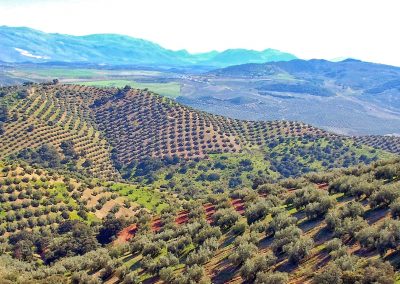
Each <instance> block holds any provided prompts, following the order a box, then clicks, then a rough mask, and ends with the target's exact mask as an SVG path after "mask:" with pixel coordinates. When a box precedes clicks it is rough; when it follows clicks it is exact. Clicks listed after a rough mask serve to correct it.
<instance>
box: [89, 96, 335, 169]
mask: <svg viewBox="0 0 400 284" xmlns="http://www.w3.org/2000/svg"><path fill="white" fill-rule="evenodd" d="M93 111H94V113H95V115H96V120H97V124H98V125H99V127H100V129H101V130H102V131H104V133H105V135H106V137H107V138H108V140H109V141H110V142H111V144H112V145H113V146H114V147H115V149H116V153H117V157H118V160H119V161H120V162H121V163H124V164H128V163H130V162H132V161H134V160H140V159H143V158H144V157H153V158H162V157H166V156H173V155H176V156H178V157H180V158H184V159H192V158H195V157H200V158H202V157H204V156H205V155H207V154H210V153H236V152H240V151H241V150H242V149H243V147H251V146H257V145H258V146H260V145H264V144H266V142H268V141H269V139H270V138H273V137H278V136H279V137H295V136H304V135H312V136H318V137H329V136H331V135H330V134H329V133H327V132H324V131H322V130H319V129H316V128H314V127H312V126H309V125H305V124H303V123H297V122H281V121H279V122H278V121H276V122H250V121H240V120H233V119H228V118H225V117H222V116H215V115H210V114H207V113H204V112H199V111H195V110H193V109H190V108H187V107H184V106H182V105H180V104H177V103H175V102H173V101H171V100H169V99H166V98H164V97H161V96H158V95H156V94H154V93H151V92H147V91H139V90H126V91H125V92H124V91H122V92H121V93H120V94H119V95H117V96H114V97H111V98H109V100H105V101H101V102H100V101H99V102H98V103H97V104H96V103H95V104H94V106H93Z"/></svg>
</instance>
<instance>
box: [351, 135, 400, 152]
mask: <svg viewBox="0 0 400 284" xmlns="http://www.w3.org/2000/svg"><path fill="white" fill-rule="evenodd" d="M354 140H355V141H356V142H357V143H359V144H364V145H369V146H371V147H374V148H378V149H382V150H385V151H388V152H391V153H394V154H398V155H400V137H396V136H376V135H371V136H359V137H354Z"/></svg>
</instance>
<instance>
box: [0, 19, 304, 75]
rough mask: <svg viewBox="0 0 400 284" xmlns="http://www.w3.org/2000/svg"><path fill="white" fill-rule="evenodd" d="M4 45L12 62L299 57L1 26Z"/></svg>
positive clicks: (218, 61)
mask: <svg viewBox="0 0 400 284" xmlns="http://www.w3.org/2000/svg"><path fill="white" fill-rule="evenodd" d="M0 45H1V50H0V61H3V62H9V63H21V62H35V63H42V62H70V63H78V62H80V63H82V62H83V63H94V64H106V65H140V66H157V67H179V66H194V65H202V66H211V67H225V66H230V65H236V64H243V63H264V62H270V61H287V60H292V59H295V58H296V57H295V56H294V55H292V54H289V53H285V52H281V51H278V50H274V49H265V50H263V51H255V50H246V49H229V50H226V51H223V52H217V51H211V52H208V53H197V54H191V53H189V52H187V51H186V50H180V51H173V50H169V49H165V48H163V47H161V46H160V45H158V44H155V43H153V42H150V41H146V40H143V39H138V38H133V37H129V36H124V35H119V34H93V35H87V36H71V35H63V34H48V33H44V32H41V31H38V30H34V29H30V28H26V27H18V28H14V27H7V26H2V27H0Z"/></svg>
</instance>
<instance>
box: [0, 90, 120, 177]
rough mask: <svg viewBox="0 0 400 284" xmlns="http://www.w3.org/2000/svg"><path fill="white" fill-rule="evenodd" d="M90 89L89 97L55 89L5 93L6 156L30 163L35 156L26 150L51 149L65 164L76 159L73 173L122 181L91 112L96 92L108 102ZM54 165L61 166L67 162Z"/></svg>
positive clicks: (80, 92) (3, 150) (1, 150)
mask: <svg viewBox="0 0 400 284" xmlns="http://www.w3.org/2000/svg"><path fill="white" fill-rule="evenodd" d="M84 89H86V90H87V91H88V92H85V91H84V90H83V89H81V87H79V86H65V87H63V88H58V89H54V88H52V87H50V86H46V85H36V86H34V87H11V88H5V89H3V91H2V92H3V94H4V96H3V97H2V100H3V103H4V104H3V105H2V107H3V108H2V109H3V110H4V113H3V120H5V121H6V123H4V124H2V125H3V126H2V128H3V130H2V133H1V134H0V138H1V145H0V153H1V156H3V157H4V156H9V155H12V154H13V155H17V156H18V155H19V156H20V157H22V158H29V157H28V156H32V153H27V152H26V151H25V152H24V150H27V149H38V148H39V149H40V147H42V146H44V145H51V146H53V147H55V149H56V150H57V151H58V152H59V153H60V154H61V155H62V156H63V157H64V158H65V160H68V159H67V158H68V157H69V158H71V159H70V160H71V162H73V163H72V164H73V165H71V166H72V167H73V170H78V169H80V170H82V171H83V172H87V173H88V174H94V175H95V176H99V177H104V178H107V179H114V178H116V177H117V176H118V174H117V172H116V171H115V169H114V167H113V165H112V163H111V159H110V146H109V143H108V142H107V141H106V140H105V139H104V138H103V136H102V134H101V133H100V132H99V131H98V128H97V126H96V124H95V123H94V122H93V119H92V114H91V113H90V109H89V108H88V103H90V100H92V99H93V98H94V97H95V96H96V95H97V94H96V92H100V94H99V95H100V96H102V95H104V94H102V92H103V90H100V89H96V90H95V89H92V90H91V89H90V88H84ZM91 91H92V92H91ZM105 92H106V93H107V92H109V91H107V90H106V91H105ZM63 143H64V144H65V145H64V146H63ZM68 145H70V146H68ZM68 151H69V152H68ZM67 152H68V153H67ZM52 158H55V157H52ZM52 158H50V159H52ZM59 159H60V158H59ZM53 162H55V163H56V164H57V166H58V165H59V164H60V162H62V161H60V160H59V161H53ZM66 162H67V161H66ZM56 164H53V166H55V165H56Z"/></svg>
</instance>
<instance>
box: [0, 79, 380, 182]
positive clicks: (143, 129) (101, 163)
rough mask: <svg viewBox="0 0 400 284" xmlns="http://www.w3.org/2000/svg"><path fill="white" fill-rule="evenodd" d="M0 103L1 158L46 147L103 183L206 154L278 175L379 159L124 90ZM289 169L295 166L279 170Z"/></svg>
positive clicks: (26, 90) (340, 144)
mask: <svg viewBox="0 0 400 284" xmlns="http://www.w3.org/2000/svg"><path fill="white" fill-rule="evenodd" d="M0 105H2V106H6V111H5V112H6V113H7V115H5V116H4V115H1V113H2V112H3V113H4V111H3V110H4V107H2V109H3V110H2V111H1V112H0V115H1V116H2V117H0V123H1V125H0V140H1V142H2V143H1V144H0V155H1V156H4V157H10V156H12V155H13V156H15V157H25V158H26V156H27V155H28V154H29V155H30V156H32V155H36V154H35V153H33V154H32V153H30V152H29V153H28V154H27V153H26V152H24V151H25V150H26V149H39V150H38V151H40V147H42V146H43V145H51V146H53V147H54V148H55V149H56V151H57V152H58V153H59V154H60V155H61V158H64V159H62V161H61V162H62V164H66V165H67V168H68V169H70V170H71V169H72V171H80V172H81V173H83V174H85V175H93V176H96V177H100V178H104V179H108V180H115V179H118V178H120V175H119V172H118V171H117V170H116V169H118V170H121V168H122V169H123V170H122V173H123V174H124V177H128V178H129V177H130V176H131V170H132V169H133V170H135V171H136V170H137V165H138V163H141V162H142V161H146V160H149V159H152V160H157V161H160V160H166V159H171V158H172V159H177V160H179V161H193V160H196V162H198V161H199V160H208V159H210V157H211V156H212V155H213V157H214V159H215V158H217V159H218V158H219V156H220V155H223V154H233V156H232V157H237V158H238V159H239V158H240V159H242V158H246V157H245V156H248V155H250V156H252V157H255V158H256V160H255V161H253V162H255V163H259V162H261V161H262V160H264V163H266V166H268V167H269V168H268V169H267V171H269V172H271V174H272V177H273V178H277V177H280V176H283V177H287V176H294V175H299V174H301V173H304V172H307V171H314V170H320V169H327V168H332V167H341V166H349V165H354V164H357V163H359V162H366V163H368V162H370V161H373V160H376V159H378V158H380V154H381V153H380V152H377V153H374V151H373V150H372V149H371V148H368V147H364V146H362V145H361V146H360V145H359V146H357V145H355V144H354V142H353V141H352V139H350V138H348V137H343V136H337V135H334V134H332V133H329V132H326V131H323V130H320V129H318V128H315V127H313V126H310V125H307V124H304V123H301V122H291V121H270V122H262V121H245V120H235V119H229V118H225V117H222V116H217V115H212V114H208V113H205V112H201V111H197V110H194V109H191V108H188V107H185V106H183V105H181V104H178V103H176V102H175V101H173V100H171V99H168V98H165V97H162V96H159V95H157V94H154V93H152V92H150V91H147V90H138V89H131V88H129V87H126V88H124V89H116V88H96V87H90V86H79V85H61V84H57V83H55V84H40V85H38V84H31V85H27V86H20V87H8V88H3V89H1V97H0ZM1 121H3V123H2V122H1ZM71 145H72V146H71ZM66 147H67V148H68V147H69V148H72V150H73V152H74V154H71V155H70V156H73V157H72V159H69V160H68V159H67V158H68V157H67V156H68V155H67V154H66V153H65V151H66V149H65V148H66ZM69 150H70V152H71V149H69ZM289 150H290V151H289ZM21 153H22V154H21ZM29 155H28V156H29ZM290 164H293V165H295V167H292V168H297V169H295V170H291V169H287V168H285V167H289V166H290ZM282 165H283V166H282ZM126 168H128V172H126V171H125V169H126ZM254 168H255V167H254ZM259 170H262V171H264V170H265V167H263V168H260V167H258V168H257V171H259ZM273 172H275V173H277V174H273ZM226 183H227V181H226Z"/></svg>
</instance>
